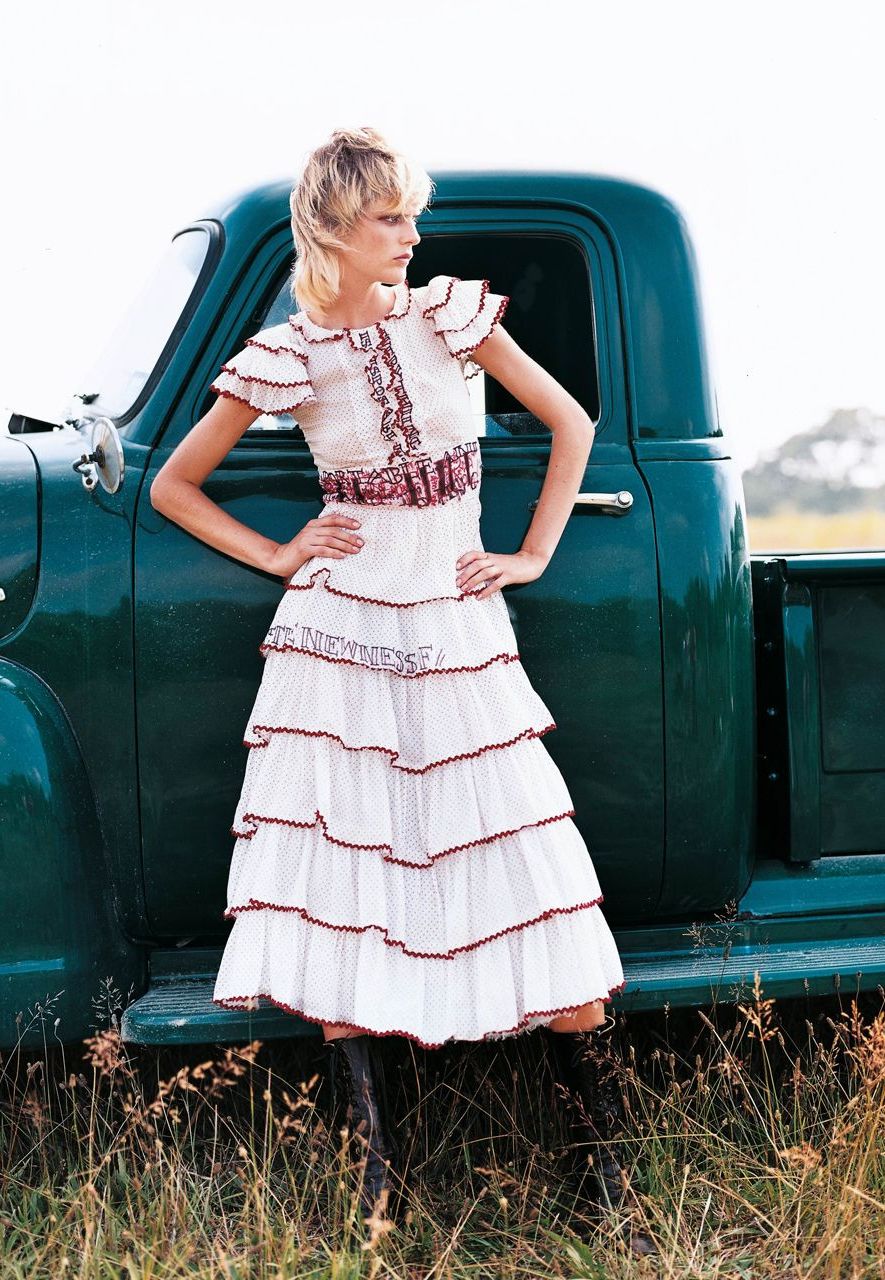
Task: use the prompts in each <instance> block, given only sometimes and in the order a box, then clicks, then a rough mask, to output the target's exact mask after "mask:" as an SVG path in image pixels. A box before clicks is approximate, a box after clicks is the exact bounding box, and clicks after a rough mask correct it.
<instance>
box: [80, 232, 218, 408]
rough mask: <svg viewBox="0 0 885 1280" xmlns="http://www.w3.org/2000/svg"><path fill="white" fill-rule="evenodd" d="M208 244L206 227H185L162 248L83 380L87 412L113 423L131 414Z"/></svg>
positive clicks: (180, 317) (175, 332)
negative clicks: (87, 405) (141, 285)
mask: <svg viewBox="0 0 885 1280" xmlns="http://www.w3.org/2000/svg"><path fill="white" fill-rule="evenodd" d="M210 244H211V237H210V234H209V230H208V228H207V227H202V226H197V227H188V229H187V230H185V231H181V232H179V234H178V235H176V236H175V238H174V239H173V240H172V242H171V244H170V245H169V246H168V247H167V248H166V249H165V250H164V252H163V254H162V256H161V258H160V259H159V261H158V262H157V264H156V266H155V267H154V269H153V271H152V272H151V274H150V275H149V276H148V278H147V280H146V281H145V284H144V286H143V287H142V289H141V291H140V293H139V294H138V295H137V296H136V297H135V298H134V299H133V301H132V303H131V304H130V306H129V307H128V309H127V310H126V312H125V313H124V315H123V316H122V318H121V319H120V321H119V323H118V324H117V326H116V328H115V329H114V332H113V334H112V335H111V338H110V340H109V342H108V344H107V346H106V347H105V348H104V350H103V351H101V353H100V354H99V355H98V357H97V358H96V360H95V362H94V364H93V365H92V367H91V369H90V371H89V373H88V375H87V377H86V378H85V379H84V381H83V384H82V387H81V388H80V390H81V391H82V393H83V395H84V397H88V400H87V401H86V402H87V403H88V404H89V406H90V412H93V413H94V412H98V413H103V414H106V415H107V417H109V418H115V419H117V420H118V423H119V420H120V419H123V420H124V421H125V420H127V419H128V418H131V417H132V416H133V415H134V413H135V412H136V410H137V409H138V407H139V401H140V400H141V398H142V393H143V392H144V390H145V388H146V386H147V383H148V381H149V379H150V377H151V374H152V373H153V372H154V371H155V370H157V372H158V373H159V371H160V368H161V367H162V366H163V365H165V363H166V362H167V361H168V359H169V358H170V356H171V355H172V352H173V351H174V349H175V347H176V345H177V343H178V340H179V338H180V336H181V333H182V332H183V331H184V328H185V324H186V320H187V314H188V313H189V311H190V309H191V308H190V307H189V305H188V304H189V303H190V302H191V300H192V298H193V297H194V293H195V288H196V285H197V281H198V280H199V279H200V276H201V273H202V271H203V267H204V266H205V264H206V259H207V255H208V253H209V247H210ZM194 300H195V299H194Z"/></svg>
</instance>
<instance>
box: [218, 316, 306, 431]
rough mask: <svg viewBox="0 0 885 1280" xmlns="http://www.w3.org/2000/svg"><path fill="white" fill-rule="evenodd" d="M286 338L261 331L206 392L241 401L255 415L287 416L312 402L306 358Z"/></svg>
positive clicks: (247, 343) (220, 373)
mask: <svg viewBox="0 0 885 1280" xmlns="http://www.w3.org/2000/svg"><path fill="white" fill-rule="evenodd" d="M287 339H288V334H284V335H280V334H279V333H275V332H274V331H273V330H267V329H263V330H262V331H261V332H260V333H257V334H256V335H255V336H254V337H253V338H249V339H248V340H247V342H246V345H245V346H244V347H243V349H242V350H241V351H238V352H237V354H236V355H235V356H231V358H230V359H229V360H228V361H227V363H226V364H223V365H222V366H221V371H220V372H219V374H218V376H217V378H216V379H215V381H214V382H213V383H212V385H211V387H210V388H209V389H210V391H214V392H215V393H216V394H217V395H220V396H229V397H230V398H231V399H232V400H241V401H242V402H243V404H248V405H251V406H252V408H253V409H257V410H258V412H259V413H271V414H278V413H291V412H293V411H294V410H295V409H298V408H300V407H301V406H302V405H305V404H312V403H314V402H315V401H316V398H317V397H316V392H315V391H314V389H313V385H312V383H311V381H310V375H309V374H308V371H307V357H306V355H304V354H303V353H302V352H300V351H299V350H298V349H297V348H296V347H293V346H292V344H291V340H287Z"/></svg>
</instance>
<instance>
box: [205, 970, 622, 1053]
mask: <svg viewBox="0 0 885 1280" xmlns="http://www.w3.org/2000/svg"><path fill="white" fill-rule="evenodd" d="M626 985H627V982H626V979H625V980H624V981H623V982H619V983H618V985H617V986H615V987H610V988H609V990H608V993H607V994H606V995H603V996H595V997H591V998H590V999H589V1000H586V1001H582V1002H581V1003H580V1004H568V1005H561V1006H560V1007H559V1008H558V1009H533V1010H531V1012H529V1013H527V1014H524V1015H523V1017H522V1018H521V1019H520V1021H519V1022H518V1023H517V1024H516V1026H513V1027H507V1028H505V1029H503V1030H496V1031H487V1032H485V1033H484V1034H483V1035H481V1036H477V1037H475V1039H477V1040H500V1039H503V1038H504V1037H506V1036H515V1035H519V1034H520V1033H523V1032H527V1031H529V1030H533V1029H534V1028H535V1027H538V1026H542V1025H546V1023H547V1022H551V1021H552V1020H553V1019H554V1018H558V1017H561V1016H563V1015H565V1014H569V1013H577V1011H578V1010H579V1009H581V1008H583V1007H584V1004H590V1003H592V1002H593V1000H594V999H596V1000H603V1001H604V1002H605V1003H607V1004H610V1003H611V1002H612V1000H613V998H614V997H615V996H616V995H618V994H619V993H620V992H621V991H623V990H624V988H625V987H626ZM259 1000H267V1001H269V1002H270V1004H272V1005H274V1007H275V1008H277V1009H282V1010H283V1012H284V1013H291V1014H294V1016H295V1017H297V1018H303V1019H304V1021H305V1022H312V1023H314V1024H315V1025H317V1026H322V1025H323V1024H325V1025H327V1026H329V1025H334V1026H336V1027H346V1028H347V1029H348V1031H355V1032H363V1033H364V1034H365V1035H370V1036H378V1037H379V1038H380V1037H382V1036H404V1037H405V1038H406V1039H407V1040H412V1041H413V1042H414V1043H415V1044H417V1045H418V1046H419V1047H420V1048H422V1049H442V1048H443V1047H444V1045H446V1044H449V1043H451V1042H452V1041H453V1040H455V1039H456V1038H457V1037H455V1036H449V1038H448V1040H437V1041H433V1042H431V1041H429V1040H423V1039H422V1038H421V1036H419V1035H416V1034H415V1033H414V1032H411V1031H405V1030H402V1029H397V1030H394V1031H390V1030H385V1031H380V1030H378V1029H376V1028H373V1027H364V1026H363V1025H362V1024H361V1023H356V1022H342V1021H341V1019H340V1018H339V1019H338V1020H337V1021H336V1022H334V1023H331V1022H330V1019H328V1018H318V1017H316V1015H315V1014H312V1013H307V1012H306V1011H305V1010H304V1009H294V1008H293V1007H292V1006H291V1005H289V1004H286V1003H285V1002H284V1001H282V1000H277V999H275V998H274V997H273V996H272V995H269V994H268V993H267V992H266V991H260V992H259V993H258V995H257V996H227V997H224V998H221V999H216V1000H214V1003H215V1004H217V1005H220V1006H221V1008H223V1009H228V1010H233V1011H235V1012H238V1013H239V1012H243V1011H244V1010H249V1009H257V1008H259V1007H260V1006H259V1005H258V1001H259ZM462 1038H463V1037H462Z"/></svg>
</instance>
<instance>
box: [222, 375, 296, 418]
mask: <svg viewBox="0 0 885 1280" xmlns="http://www.w3.org/2000/svg"><path fill="white" fill-rule="evenodd" d="M209 390H210V391H214V392H215V394H216V395H219V396H225V397H226V398H227V399H228V400H239V402H240V404H247V405H248V406H249V408H250V409H255V410H256V411H257V412H258V413H270V414H280V413H293V412H294V411H295V410H296V409H300V408H301V406H302V405H303V404H310V403H311V402H312V401H314V400H316V396H315V395H308V396H302V398H301V399H300V400H298V401H297V402H296V403H295V404H289V405H286V407H285V408H283V409H277V408H276V407H274V408H273V409H265V408H264V407H263V406H262V405H258V404H253V402H252V401H251V400H247V399H246V397H245V396H238V395H237V393H236V392H235V391H228V389H227V387H217V386H216V385H215V383H214V382H213V383H212V385H211V387H210V388H209Z"/></svg>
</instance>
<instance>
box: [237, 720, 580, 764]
mask: <svg viewBox="0 0 885 1280" xmlns="http://www.w3.org/2000/svg"><path fill="white" fill-rule="evenodd" d="M250 728H251V729H252V731H253V732H254V733H268V734H270V733H299V734H303V735H304V736H305V737H307V738H332V739H334V740H335V741H336V742H339V743H340V744H341V746H342V747H344V749H345V750H346V751H383V752H385V753H386V754H388V755H389V756H390V764H391V767H392V768H394V769H399V770H400V771H401V772H402V773H426V772H427V771H428V769H436V768H437V767H438V766H439V765H441V764H452V763H453V762H454V761H455V760H473V759H474V758H475V757H476V756H481V755H482V754H483V753H484V752H486V751H497V750H499V749H500V748H502V747H512V746H513V745H514V744H515V743H517V742H520V741H521V740H522V739H523V738H542V737H543V736H544V734H545V733H550V731H551V730H552V729H555V728H556V722H555V721H553V722H551V723H550V724H546V725H544V726H543V727H542V728H541V729H535V728H528V729H523V730H522V732H521V733H517V734H516V735H515V737H513V738H508V739H507V741H506V742H489V743H487V744H486V745H485V746H483V747H477V748H476V750H475V751H459V752H458V754H457V755H454V756H445V757H444V758H443V759H442V760H432V761H431V762H430V764H424V765H407V764H397V763H396V762H397V760H398V759H399V756H400V753H399V751H394V749H393V747H377V746H362V747H354V746H351V745H350V744H349V743H347V742H345V741H344V739H343V738H342V737H341V736H340V734H337V733H331V732H329V731H328V730H326V729H301V728H294V727H292V726H290V725H275V724H253V725H250ZM268 745H269V741H265V742H249V740H248V739H247V738H244V739H243V746H244V747H249V748H250V749H252V750H260V749H261V748H262V747H267V746H268Z"/></svg>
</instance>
